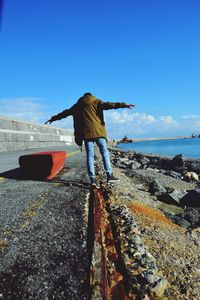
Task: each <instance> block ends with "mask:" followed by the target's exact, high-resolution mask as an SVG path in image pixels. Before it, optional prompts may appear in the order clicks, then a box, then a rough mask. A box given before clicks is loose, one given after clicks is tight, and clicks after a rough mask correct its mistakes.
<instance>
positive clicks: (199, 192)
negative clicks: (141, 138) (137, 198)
mask: <svg viewBox="0 0 200 300" xmlns="http://www.w3.org/2000/svg"><path fill="white" fill-rule="evenodd" d="M110 153H111V161H112V163H113V165H114V166H115V167H118V168H122V169H124V170H125V173H126V175H128V176H131V177H136V176H140V177H141V178H142V180H143V182H145V183H146V187H147V191H148V192H149V193H150V194H151V195H153V196H155V197H156V199H157V200H158V201H161V202H164V203H167V204H172V205H176V206H179V207H182V208H183V209H184V211H183V213H181V214H178V215H172V214H170V213H166V215H167V217H169V218H170V219H171V220H172V221H173V222H174V223H176V224H179V225H181V226H183V227H185V228H195V227H199V226H200V185H199V178H200V160H197V159H196V160H192V159H186V158H184V157H183V156H182V155H181V154H179V155H176V156H175V157H173V158H169V157H161V156H155V155H154V156H153V155H143V154H142V153H137V152H134V153H132V152H124V151H118V150H114V149H110ZM141 178H140V179H141ZM170 178H171V179H170ZM171 182H173V183H174V184H171ZM186 182H190V183H193V185H189V184H187V183H186Z"/></svg>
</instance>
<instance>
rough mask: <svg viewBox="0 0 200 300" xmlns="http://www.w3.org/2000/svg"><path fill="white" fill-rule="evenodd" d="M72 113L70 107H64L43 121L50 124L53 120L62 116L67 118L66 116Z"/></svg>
mask: <svg viewBox="0 0 200 300" xmlns="http://www.w3.org/2000/svg"><path fill="white" fill-rule="evenodd" d="M71 115H72V108H70V109H65V110H63V111H62V112H61V113H59V114H57V115H54V116H52V117H51V118H50V119H49V120H47V121H46V122H45V124H48V123H49V124H51V123H52V122H55V121H57V120H61V119H63V118H67V117H68V116H71Z"/></svg>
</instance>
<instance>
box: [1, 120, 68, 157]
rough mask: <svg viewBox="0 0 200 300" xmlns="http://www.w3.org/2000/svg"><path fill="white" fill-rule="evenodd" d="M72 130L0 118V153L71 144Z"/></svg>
mask: <svg viewBox="0 0 200 300" xmlns="http://www.w3.org/2000/svg"><path fill="white" fill-rule="evenodd" d="M73 143H74V136H73V131H72V130H65V129H60V128H56V127H53V126H49V125H39V124H34V123H30V122H24V121H20V120H14V119H11V118H8V117H4V116H0V152H7V151H16V150H25V149H34V148H43V147H52V146H62V145H66V144H73Z"/></svg>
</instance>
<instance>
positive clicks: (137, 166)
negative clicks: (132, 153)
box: [128, 160, 141, 170]
mask: <svg viewBox="0 0 200 300" xmlns="http://www.w3.org/2000/svg"><path fill="white" fill-rule="evenodd" d="M128 167H129V169H131V170H137V169H140V168H141V164H140V163H139V162H137V161H136V160H133V161H131V163H130V164H129V166H128Z"/></svg>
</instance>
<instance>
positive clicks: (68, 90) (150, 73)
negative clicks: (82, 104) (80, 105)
mask: <svg viewBox="0 0 200 300" xmlns="http://www.w3.org/2000/svg"><path fill="white" fill-rule="evenodd" d="M1 23H2V26H1V32H0V115H6V116H10V117H13V118H16V119H22V120H28V121H33V122H37V123H44V121H46V120H47V119H48V118H49V117H50V116H51V115H53V114H56V113H58V112H60V111H62V110H64V109H66V108H68V107H70V106H71V105H72V104H73V103H74V102H75V101H76V100H77V99H78V98H79V97H80V96H81V95H82V94H83V93H84V92H87V91H89V92H91V93H93V94H94V95H95V96H97V98H99V99H102V100H105V101H119V102H120V101H125V102H127V103H133V104H135V105H136V108H135V109H134V110H132V111H131V110H127V109H123V110H122V109H120V110H112V111H108V112H106V114H105V118H106V124H107V130H108V136H109V137H111V138H120V137H123V136H124V135H125V134H126V135H128V136H129V137H137V138H138V137H163V136H166V137H168V136H177V135H190V134H191V133H193V132H194V133H199V131H200V104H199V103H200V101H199V100H200V54H199V53H200V34H199V32H200V2H199V0H187V1H186V0H115V1H114V0H101V1H100V0H98V1H97V0H73V1H72V0H71V1H68V0H17V1H14V0H4V5H3V14H2V22H1ZM51 126H58V127H64V128H71V127H72V120H71V118H69V119H63V120H62V121H58V122H55V123H53V124H52V125H51Z"/></svg>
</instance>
